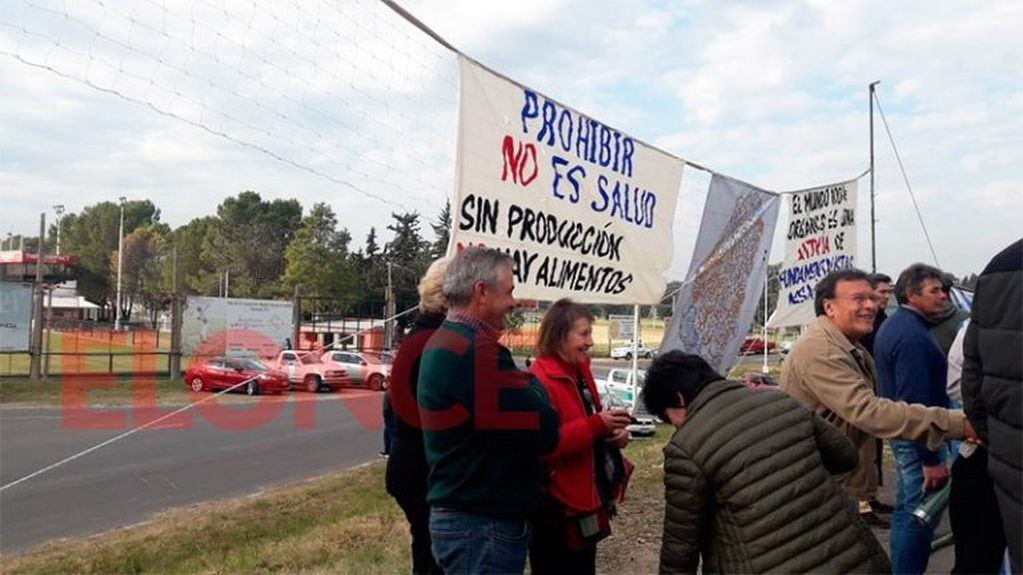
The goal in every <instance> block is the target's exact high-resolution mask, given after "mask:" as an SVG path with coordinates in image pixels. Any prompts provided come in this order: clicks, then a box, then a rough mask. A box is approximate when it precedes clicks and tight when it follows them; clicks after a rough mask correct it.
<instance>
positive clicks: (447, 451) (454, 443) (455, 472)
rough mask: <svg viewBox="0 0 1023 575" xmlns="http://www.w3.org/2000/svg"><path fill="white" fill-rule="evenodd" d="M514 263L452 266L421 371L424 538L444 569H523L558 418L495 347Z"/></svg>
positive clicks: (463, 256) (480, 255)
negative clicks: (443, 309) (443, 312)
mask: <svg viewBox="0 0 1023 575" xmlns="http://www.w3.org/2000/svg"><path fill="white" fill-rule="evenodd" d="M512 266H513V260H512V259H511V258H510V257H509V256H508V255H507V254H504V253H502V252H500V251H497V250H494V249H488V248H481V247H469V248H466V249H464V250H462V251H461V252H460V253H459V254H458V255H456V256H455V257H454V258H453V259H452V260H451V262H450V264H448V268H447V271H446V272H445V275H444V296H445V298H446V299H447V302H448V314H447V317H446V318H445V320H444V323H442V324H441V326H440V327H439V328H438V329H437V331H436V332H435V333H434V334H433V336H432V337H431V338H430V340H429V342H428V343H427V345H426V349H425V351H424V353H423V358H422V363H421V365H420V369H419V389H418V399H419V411H420V417H421V420H422V425H423V439H424V442H423V443H424V446H425V448H426V459H427V462H428V463H429V465H430V476H429V480H428V492H427V497H426V499H427V503H429V505H430V536H431V538H432V541H433V543H432V545H433V554H434V557H435V558H436V560H437V563H438V564H439V565H440V566H441V568H442V569H443V570H444V571H445V572H447V573H521V572H522V571H523V570H524V569H525V564H526V553H527V551H528V549H529V539H530V528H529V523H528V516H529V514H530V513H531V512H532V511H533V510H534V509H535V508H536V505H537V503H539V500H540V488H541V482H542V479H543V467H542V463H541V460H540V456H541V455H542V454H544V453H547V452H549V451H551V450H553V449H554V447H555V445H556V444H557V440H558V416H557V413H556V412H555V411H554V410H553V409H552V408H551V406H550V402H549V400H548V397H547V393H546V391H544V388H543V386H542V385H541V384H540V383H539V382H538V381H537V380H536V379H533V378H532V377H531V376H529V374H528V373H526V372H522V371H519V370H518V369H517V368H516V366H515V362H514V360H513V359H512V356H511V352H510V351H509V350H508V349H507V348H505V347H504V346H503V345H501V344H500V343H499V341H498V338H499V337H500V335H501V330H502V329H503V328H504V318H505V315H506V314H507V313H508V312H510V311H511V310H512V309H513V308H514V307H515V305H516V302H515V298H514V296H513V295H512V294H513V291H514V289H515V282H514V279H513V276H512Z"/></svg>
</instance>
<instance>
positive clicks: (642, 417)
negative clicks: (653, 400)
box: [596, 368, 657, 437]
mask: <svg viewBox="0 0 1023 575" xmlns="http://www.w3.org/2000/svg"><path fill="white" fill-rule="evenodd" d="M637 373H638V375H639V388H638V392H639V395H640V396H642V393H643V382H644V381H645V379H646V371H645V370H642V369H640V370H637ZM596 384H597V393H599V394H600V397H601V400H602V403H603V404H604V407H605V408H611V407H624V408H626V409H628V410H630V411H631V412H632V418H633V422H632V423H631V424H630V425H629V426H628V427H626V429H627V430H629V434H630V435H633V436H637V437H639V436H651V435H653V434H654V433H655V432H656V431H657V428H656V427H655V425H654V418H653V416H651V415H650V414H649V413H647V412H646V409H645V408H644V407H643V402H642V401H639V402H638V404H637V401H635V399H636V396H635V395H634V393H633V389H632V370H631V369H618V368H615V369H612V370H610V371H608V372H607V378H606V379H598V380H596Z"/></svg>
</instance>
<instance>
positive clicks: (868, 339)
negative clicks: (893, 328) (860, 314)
mask: <svg viewBox="0 0 1023 575" xmlns="http://www.w3.org/2000/svg"><path fill="white" fill-rule="evenodd" d="M886 319H888V314H887V313H885V311H884V310H883V309H879V310H877V315H875V316H874V329H873V330H872V331H871V332H870V333H868V334H867V335H865V336H863V337H861V338H860V345H862V346H863V347H865V348H867V353H869V354H870V356H871V357H873V356H874V338H876V337H877V332H878V331H880V329H881V324H883V323H884V320H886Z"/></svg>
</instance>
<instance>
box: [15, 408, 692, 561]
mask: <svg viewBox="0 0 1023 575" xmlns="http://www.w3.org/2000/svg"><path fill="white" fill-rule="evenodd" d="M673 429H674V428H671V427H670V426H663V425H662V426H659V428H658V433H657V436H656V437H655V438H654V439H645V440H635V441H633V442H632V444H631V445H630V446H629V447H628V448H627V450H626V456H627V457H629V459H631V460H632V461H633V462H634V463H635V464H636V471H635V474H634V475H633V478H632V483H631V484H630V487H629V493H628V499H627V500H626V502H625V504H624V505H622V506H621V509H620V515H619V517H618V518H617V519H616V520H615V523H614V531H615V533H614V535H612V536H611V538H609V539H608V540H606V541H605V542H604V543H602V544H601V546H600V551H599V555H598V566H599V568H598V570H599V571H600V572H603V573H621V572H628V573H636V572H644V573H645V572H653V571H655V570H656V567H657V552H658V550H659V548H660V532H661V520H662V517H663V505H664V503H663V487H662V480H661V478H662V475H663V473H662V466H661V463H662V455H661V449H662V448H663V445H664V443H665V441H666V440H667V438H668V437H669V434H670V432H671V431H673ZM383 474H384V465H383V464H382V463H374V464H372V465H368V466H365V467H362V468H358V469H354V470H351V471H347V472H343V473H337V474H332V475H328V476H324V477H320V478H317V479H312V480H308V481H304V482H300V483H296V484H291V485H288V486H284V487H279V488H276V489H272V490H269V491H266V492H264V493H261V494H258V495H256V496H252V497H243V498H238V499H232V500H227V501H221V502H214V503H206V504H200V505H195V506H192V507H188V508H183V509H179V510H173V511H168V512H164V513H160V514H156V515H154V516H153V517H152V518H151V519H150V521H148V522H147V523H144V524H141V525H136V526H133V527H127V528H124V529H117V530H113V531H109V532H106V533H103V534H100V535H96V536H94V537H89V538H84V539H73V540H61V541H54V542H51V543H48V544H46V545H44V546H42V547H40V548H37V549H35V550H33V551H29V552H27V553H25V554H22V555H17V556H12V557H4V558H3V560H2V567H0V571H2V572H3V573H5V574H6V573H10V574H12V575H13V574H17V573H38V574H49V573H82V574H89V573H97V574H99V573H102V574H108V573H218V574H219V573H246V574H248V573H370V574H375V573H401V572H407V571H408V569H409V567H410V560H409V551H408V549H409V536H408V527H407V524H406V523H405V518H404V515H403V514H402V513H401V510H400V509H399V508H398V507H397V505H395V503H394V502H393V500H392V499H391V498H390V497H389V496H388V495H387V494H386V493H385V491H384V487H383V485H384V479H383Z"/></svg>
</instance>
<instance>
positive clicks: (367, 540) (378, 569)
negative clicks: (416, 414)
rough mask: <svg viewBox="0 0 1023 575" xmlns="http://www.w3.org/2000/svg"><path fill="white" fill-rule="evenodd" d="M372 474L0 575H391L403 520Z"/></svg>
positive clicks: (32, 559)
mask: <svg viewBox="0 0 1023 575" xmlns="http://www.w3.org/2000/svg"><path fill="white" fill-rule="evenodd" d="M383 470H384V466H383V465H381V464H374V465H370V466H367V467H363V468H359V469H355V470H352V471H349V472H345V473H340V474H333V475H330V476H325V477H321V478H317V479H313V480H309V481H305V482H301V483H297V484H292V485H289V486H285V487H281V488H277V489H273V490H270V491H267V492H265V493H262V494H259V495H257V496H254V497H245V498H239V499H233V500H229V501H223V502H215V503H207V504H201V505H196V506H192V507H189V508H184V509H180V510H174V511H169V512H164V513H161V514H157V515H155V516H153V517H152V518H151V520H150V521H149V522H147V523H145V524H142V525H137V526H134V527H128V528H124V529H118V530H113V531H109V532H107V533H103V534H100V535H97V536H94V537H90V538H86V539H77V540H61V541H55V542H51V543H48V544H46V545H45V546H43V547H41V548H38V549H36V550H33V551H30V552H28V553H25V554H22V555H18V556H14V557H6V558H4V560H3V568H2V571H3V572H4V573H11V574H15V573H41V574H46V573H103V574H107V573H295V572H302V573H317V572H332V573H397V572H401V571H405V570H407V568H408V564H407V561H408V560H407V555H408V551H407V549H408V543H409V539H408V535H407V526H406V524H405V519H404V516H403V515H402V513H401V511H400V509H398V507H397V506H396V505H395V504H394V503H393V500H392V499H391V498H390V497H389V496H388V495H387V494H386V493H385V492H384V489H383Z"/></svg>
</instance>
